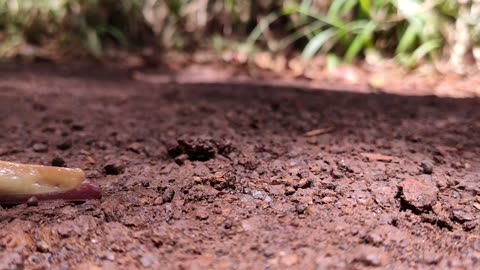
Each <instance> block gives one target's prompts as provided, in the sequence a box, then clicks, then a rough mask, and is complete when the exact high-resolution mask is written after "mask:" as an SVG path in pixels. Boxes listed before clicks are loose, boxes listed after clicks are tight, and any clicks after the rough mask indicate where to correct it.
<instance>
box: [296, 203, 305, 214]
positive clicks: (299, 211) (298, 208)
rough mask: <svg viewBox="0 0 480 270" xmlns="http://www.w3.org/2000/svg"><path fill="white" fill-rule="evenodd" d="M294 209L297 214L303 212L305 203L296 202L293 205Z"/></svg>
mask: <svg viewBox="0 0 480 270" xmlns="http://www.w3.org/2000/svg"><path fill="white" fill-rule="evenodd" d="M295 210H296V211H297V213H298V214H300V215H301V214H303V213H305V205H303V204H301V203H300V204H297V206H295Z"/></svg>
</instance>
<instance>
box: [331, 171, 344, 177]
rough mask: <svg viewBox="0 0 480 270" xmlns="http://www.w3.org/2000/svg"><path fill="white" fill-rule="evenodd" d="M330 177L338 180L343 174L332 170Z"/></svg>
mask: <svg viewBox="0 0 480 270" xmlns="http://www.w3.org/2000/svg"><path fill="white" fill-rule="evenodd" d="M331 175H332V177H333V178H335V179H339V178H342V177H343V173H342V172H341V171H339V170H337V169H334V170H332V172H331Z"/></svg>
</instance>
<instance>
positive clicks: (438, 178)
mask: <svg viewBox="0 0 480 270" xmlns="http://www.w3.org/2000/svg"><path fill="white" fill-rule="evenodd" d="M124 75H125V74H124V73H121V72H112V71H98V70H95V71H92V70H83V71H81V72H80V71H75V72H72V71H68V70H60V69H54V68H51V67H48V66H47V67H46V66H42V67H35V66H33V67H8V68H2V72H1V73H0V125H1V127H2V130H3V132H1V133H0V138H1V140H0V157H1V159H4V160H10V161H19V162H24V163H38V164H46V165H48V164H52V163H55V164H57V165H58V166H68V167H80V168H82V169H84V170H85V171H86V173H87V176H88V178H89V179H91V180H92V181H94V182H96V183H97V184H98V185H99V186H101V188H102V190H103V192H104V194H103V196H102V198H101V199H100V200H93V201H87V202H85V203H70V202H63V201H52V202H42V201H40V202H38V203H35V204H29V205H26V204H25V205H16V206H2V207H1V208H0V226H1V228H2V230H0V269H22V268H26V269H43V268H55V269H95V268H96V267H97V268H102V269H144V268H151V269H160V268H162V269H266V268H269V269H370V268H372V269H373V268H377V267H381V268H388V269H411V268H422V269H423V268H426V269H451V268H456V269H475V268H478V267H479V264H480V263H479V262H480V260H479V254H480V240H479V239H478V237H477V235H478V234H479V233H480V226H479V218H480V201H479V200H480V197H479V196H478V195H479V193H480V181H479V180H480V162H479V161H480V140H479V138H480V110H479V108H480V102H479V100H478V99H448V98H437V97H431V96H428V97H405V96H395V95H385V94H382V95H379V94H356V93H351V92H331V91H320V90H318V91H303V90H302V89H292V88H282V87H264V86H251V85H250V86H243V85H228V84H223V85H218V84H217V85H215V84H163V85H153V84H145V83H140V82H137V81H132V80H130V79H127V78H125V76H124ZM325 130H327V131H328V132H324V131H325ZM320 131H321V132H320ZM60 161H61V162H60ZM426 161H428V164H427V162H426ZM37 204H38V205H37Z"/></svg>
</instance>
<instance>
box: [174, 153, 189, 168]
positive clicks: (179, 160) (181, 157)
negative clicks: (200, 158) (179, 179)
mask: <svg viewBox="0 0 480 270" xmlns="http://www.w3.org/2000/svg"><path fill="white" fill-rule="evenodd" d="M174 160H175V163H177V164H178V165H183V163H185V161H187V160H188V155H187V154H181V155H179V156H176V157H175V158H174Z"/></svg>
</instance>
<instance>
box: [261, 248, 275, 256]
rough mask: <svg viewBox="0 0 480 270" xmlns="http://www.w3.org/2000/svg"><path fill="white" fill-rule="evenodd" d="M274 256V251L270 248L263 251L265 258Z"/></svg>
mask: <svg viewBox="0 0 480 270" xmlns="http://www.w3.org/2000/svg"><path fill="white" fill-rule="evenodd" d="M273 255H275V251H274V250H273V249H272V248H271V247H267V248H265V249H264V250H263V256H265V257H266V258H271V257H273Z"/></svg>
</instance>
